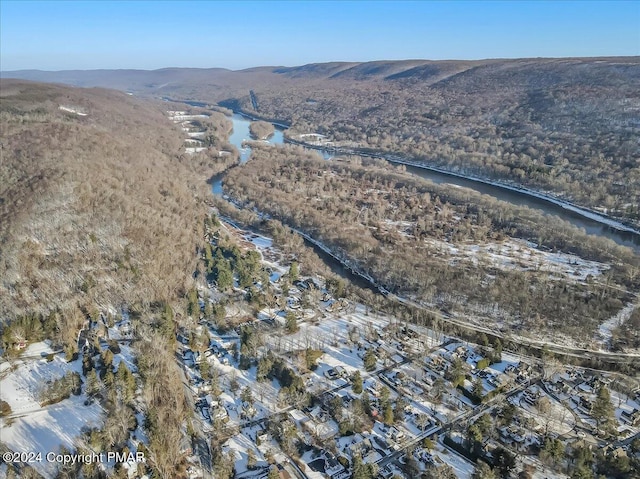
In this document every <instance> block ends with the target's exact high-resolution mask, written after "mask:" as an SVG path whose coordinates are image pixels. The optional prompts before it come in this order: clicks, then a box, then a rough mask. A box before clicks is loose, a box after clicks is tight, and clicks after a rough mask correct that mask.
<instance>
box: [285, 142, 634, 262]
mask: <svg viewBox="0 0 640 479" xmlns="http://www.w3.org/2000/svg"><path fill="white" fill-rule="evenodd" d="M285 143H291V144H294V145H300V146H304V147H305V148H310V149H313V150H320V151H324V150H327V148H325V147H322V146H317V145H313V144H310V143H307V142H304V141H300V140H294V139H292V138H289V137H285ZM330 150H331V151H332V152H335V154H345V155H357V156H363V157H367V158H375V159H381V160H385V161H388V162H389V163H393V164H397V165H405V166H411V167H414V168H419V169H422V170H426V171H433V172H436V173H440V174H442V175H447V176H451V177H454V178H461V179H464V180H467V181H471V182H474V183H480V184H484V185H489V186H492V187H495V188H501V189H504V190H508V191H511V192H514V193H516V194H519V195H523V196H528V197H531V198H536V199H537V200H541V201H545V202H547V203H549V204H552V205H555V206H559V207H561V208H563V209H566V210H568V211H571V212H573V213H576V214H578V215H580V216H582V217H584V218H586V219H589V220H591V221H595V222H598V223H600V224H602V225H604V226H607V227H610V228H613V229H615V230H617V231H620V232H624V233H629V234H631V235H634V236H635V237H636V238H637V240H638V244H639V245H640V230H639V229H636V228H634V227H632V226H629V225H627V224H625V223H622V222H621V221H619V220H617V219H615V218H613V217H611V216H607V215H604V214H602V213H600V212H598V211H596V210H593V209H589V208H586V207H583V206H579V205H576V204H574V203H571V202H569V201H567V200H563V199H560V198H557V197H554V196H551V195H550V194H548V193H542V192H539V191H535V190H532V189H530V188H526V187H524V186H520V185H513V184H508V183H505V182H501V181H496V180H490V179H487V178H482V177H479V176H475V175H470V174H465V173H459V172H456V171H452V170H449V169H446V168H441V167H438V166H429V165H425V164H424V163H420V162H417V161H411V160H408V159H406V158H399V157H396V156H392V155H384V154H382V153H372V152H369V151H365V150H359V149H357V148H340V147H332V148H330ZM639 249H640V248H636V250H639Z"/></svg>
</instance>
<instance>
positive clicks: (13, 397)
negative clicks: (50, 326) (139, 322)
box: [0, 343, 104, 477]
mask: <svg viewBox="0 0 640 479" xmlns="http://www.w3.org/2000/svg"><path fill="white" fill-rule="evenodd" d="M51 352H52V350H51V348H50V347H49V346H48V345H47V344H46V343H36V344H33V345H31V346H30V347H29V348H28V349H27V350H26V352H25V354H24V356H25V357H30V358H34V357H35V358H34V359H24V360H18V361H16V362H15V363H14V365H15V367H14V369H13V370H11V371H7V372H6V375H5V376H4V377H3V378H2V380H0V399H2V400H4V401H7V402H8V403H9V405H10V406H11V409H12V415H11V416H9V417H8V418H4V419H3V420H2V421H3V422H2V428H1V429H0V442H2V443H3V444H5V445H6V446H7V447H8V448H9V449H11V450H12V451H14V452H40V453H42V457H43V458H44V457H45V456H46V454H47V453H48V452H54V453H57V452H58V451H59V450H60V447H62V446H64V447H66V448H68V449H70V450H73V449H75V446H76V445H75V440H76V438H77V437H78V436H80V435H81V433H82V430H83V429H84V428H86V427H93V426H99V425H100V424H101V423H102V421H103V420H104V411H103V410H102V408H101V407H100V406H99V405H97V404H90V405H87V406H85V405H84V402H85V400H86V399H87V398H86V396H85V395H84V394H81V395H79V396H73V395H72V396H71V397H69V398H68V399H65V400H63V401H61V402H59V403H57V404H52V405H50V406H45V407H41V406H40V402H39V401H38V398H39V394H40V391H41V390H42V388H43V387H44V386H46V384H47V383H50V382H51V381H54V380H56V379H59V378H61V377H62V376H64V375H65V374H66V373H68V372H81V371H82V360H81V359H78V360H76V361H74V362H71V363H68V362H66V361H65V360H64V357H63V356H61V355H55V356H54V358H53V360H52V361H50V362H48V361H47V359H46V355H47V354H49V353H51ZM39 355H41V356H42V358H38V356H39ZM32 465H33V466H34V467H35V468H36V470H37V471H38V472H39V473H40V474H42V475H43V476H45V477H53V476H54V475H55V471H56V465H55V464H52V463H48V462H47V461H46V460H44V459H43V461H41V462H39V463H34V464H32Z"/></svg>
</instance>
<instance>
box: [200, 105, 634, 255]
mask: <svg viewBox="0 0 640 479" xmlns="http://www.w3.org/2000/svg"><path fill="white" fill-rule="evenodd" d="M231 120H232V121H233V133H232V135H231V137H230V138H229V141H230V142H231V143H232V144H233V145H235V147H236V148H238V150H239V151H240V163H245V162H246V161H247V160H248V159H249V155H250V153H251V149H250V148H249V147H243V146H242V144H243V141H245V140H249V139H251V136H250V134H249V125H250V124H251V120H249V119H247V118H246V117H244V116H242V115H240V114H237V113H236V114H234V115H233V116H232V118H231ZM269 143H273V144H282V143H284V136H283V131H282V129H280V128H276V130H275V133H274V134H273V135H272V136H271V138H270V139H269ZM320 153H322V154H323V156H324V158H325V159H328V158H330V154H329V153H328V152H326V151H320ZM406 168H407V171H408V172H410V173H412V174H414V175H417V176H420V177H421V178H424V179H427V180H430V181H433V182H434V183H438V184H441V183H449V184H451V185H454V186H459V187H465V188H470V189H472V190H475V191H478V192H480V193H482V194H486V195H490V196H492V197H494V198H497V199H498V200H502V201H507V202H509V203H512V204H515V205H518V206H527V207H529V208H532V209H536V210H539V211H542V212H543V213H545V214H548V215H554V216H558V217H560V218H561V219H563V220H565V221H568V222H569V223H571V224H572V225H574V226H577V227H578V228H580V229H583V230H584V231H586V232H587V233H588V234H590V235H597V236H602V237H605V238H609V239H611V240H613V241H615V242H616V243H617V244H620V245H623V246H628V247H630V248H633V249H634V250H635V251H636V252H640V235H638V234H636V233H633V232H631V231H621V230H619V229H616V228H614V227H612V226H609V225H607V224H604V223H602V222H601V221H598V220H596V219H592V218H589V217H585V216H584V215H583V214H580V213H578V212H576V211H572V210H571V209H568V208H566V207H563V206H562V205H559V204H555V203H553V202H551V201H549V200H546V199H543V198H537V197H535V196H531V195H529V194H527V193H525V192H520V191H517V190H511V189H507V188H505V187H503V186H499V185H493V184H490V183H487V182H484V181H482V180H476V179H471V178H465V177H462V176H459V175H456V174H450V173H445V172H440V171H435V170H431V169H426V168H421V167H418V166H412V165H406ZM223 176H224V174H220V175H217V176H216V177H214V178H213V179H212V191H213V193H214V194H216V195H221V194H222V179H223Z"/></svg>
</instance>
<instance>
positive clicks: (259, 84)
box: [3, 57, 640, 228]
mask: <svg viewBox="0 0 640 479" xmlns="http://www.w3.org/2000/svg"><path fill="white" fill-rule="evenodd" d="M3 75H4V76H7V75H16V76H23V77H26V78H38V79H47V80H49V81H65V82H73V83H77V84H83V85H95V84H98V85H101V86H111V87H116V88H121V89H131V90H132V91H135V92H136V93H137V94H141V95H151V96H156V97H169V98H175V99H186V100H199V101H205V102H210V103H216V102H222V103H223V104H224V105H226V106H231V107H233V108H235V109H238V108H240V109H242V110H245V111H246V112H248V113H250V114H252V115H255V116H258V117H261V118H263V119H272V120H275V119H277V120H280V121H282V122H285V123H287V124H290V125H291V127H292V129H291V133H292V134H295V133H296V132H298V133H309V132H314V131H315V132H319V133H322V134H325V135H327V136H329V137H331V139H332V140H333V141H334V142H335V144H337V145H342V146H348V147H354V146H356V147H360V148H363V149H368V150H373V151H377V152H380V153H384V154H392V155H400V156H403V157H405V158H408V159H411V160H412V161H414V162H421V163H424V164H426V165H430V166H439V167H442V168H445V169H449V170H453V171H457V172H462V173H466V174H471V175H474V176H479V177H483V178H487V179H492V180H498V181H502V182H506V183H510V184H517V185H522V186H526V187H528V188H532V189H534V190H537V191H542V192H545V193H546V194H550V195H552V196H556V197H559V198H562V199H564V200H568V201H570V202H574V203H577V204H579V205H581V206H586V207H589V208H594V209H598V210H600V211H601V212H603V213H606V214H608V215H611V216H614V217H616V218H618V219H620V220H622V221H623V222H626V223H628V224H631V225H633V226H634V227H636V228H638V227H640V163H638V161H639V160H638V158H640V145H639V144H638V142H637V138H638V136H639V135H640V123H639V121H638V111H640V93H639V92H640V58H639V57H617V58H616V57H612V58H532V59H509V60H500V59H493V60H476V61H458V60H447V61H427V60H405V61H377V62H365V63H340V62H334V63H323V64H309V65H302V66H298V67H291V68H289V67H286V68H285V67H260V68H252V69H248V70H242V71H229V70H222V69H206V70H204V69H164V70H156V71H148V72H142V71H136V72H129V71H110V72H108V74H107V73H102V74H100V75H97V74H96V72H4V73H3ZM249 90H253V92H254V95H255V100H256V105H257V108H256V107H255V106H254V104H253V102H252V101H251V99H250V96H249ZM254 108H256V109H254Z"/></svg>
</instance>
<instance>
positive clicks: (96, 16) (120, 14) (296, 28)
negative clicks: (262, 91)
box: [0, 0, 640, 71]
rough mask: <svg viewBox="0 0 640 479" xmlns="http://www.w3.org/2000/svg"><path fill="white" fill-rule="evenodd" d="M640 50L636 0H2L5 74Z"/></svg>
mask: <svg viewBox="0 0 640 479" xmlns="http://www.w3.org/2000/svg"><path fill="white" fill-rule="evenodd" d="M609 55H616V56H617V55H640V1H636V0H628V1H621V2H620V1H602V2H599V1H577V0H576V1H568V2H559V1H542V0H539V1H523V0H514V1H501V2H496V1H471V0H468V1H462V0H458V1H455V0H451V1H413V2H401V1H372V2H369V1H354V2H347V1H338V0H334V1H327V2H312V1H286V2H270V1H261V2H250V1H235V2H221V1H215V2H207V1H198V2H187V1H183V2H170V1H151V0H150V1H141V2H134V1H125V0H120V1H111V2H108V1H98V0H92V1H86V2H82V1H69V2H58V1H52V0H48V1H41V2H30V1H24V0H19V1H18V0H0V69H2V70H5V71H6V70H17V69H41V70H66V69H95V68H141V69H155V68H162V67H225V68H230V69H242V68H248V67H252V66H261V65H285V66H294V65H302V64H305V63H314V62H326V61H367V60H395V59H410V58H420V59H434V60H438V59H480V58H516V57H566V56H609Z"/></svg>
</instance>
